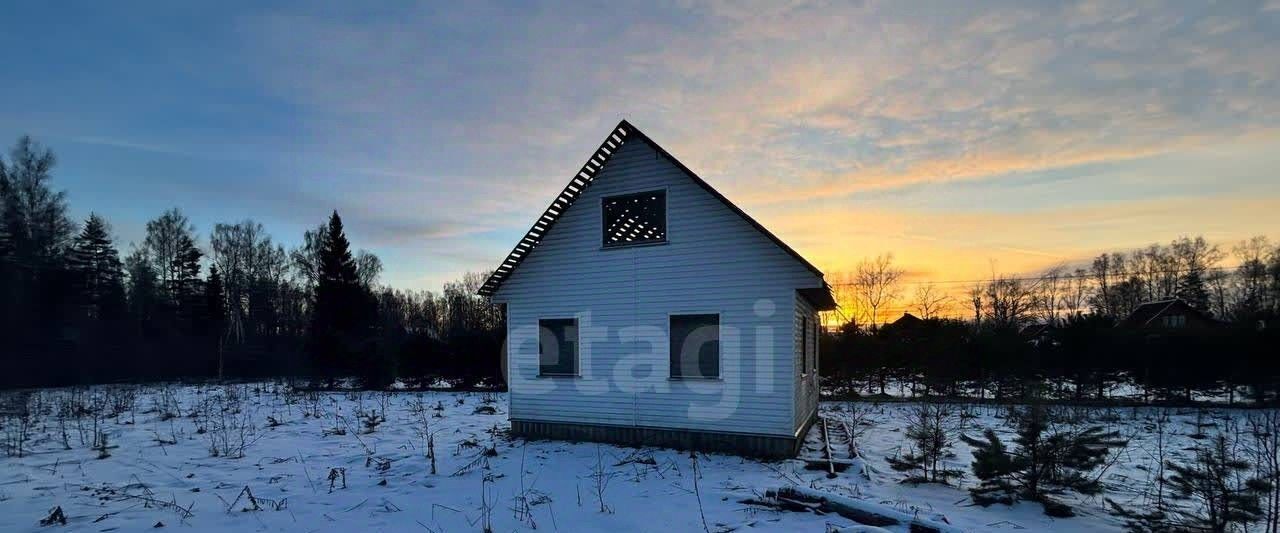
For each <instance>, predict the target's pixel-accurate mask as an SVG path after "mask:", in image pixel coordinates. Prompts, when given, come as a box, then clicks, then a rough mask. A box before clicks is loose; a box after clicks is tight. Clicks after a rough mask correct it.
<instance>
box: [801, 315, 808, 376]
mask: <svg viewBox="0 0 1280 533" xmlns="http://www.w3.org/2000/svg"><path fill="white" fill-rule="evenodd" d="M809 372H810V370H809V315H806V314H804V313H801V314H800V376H801V377H809Z"/></svg>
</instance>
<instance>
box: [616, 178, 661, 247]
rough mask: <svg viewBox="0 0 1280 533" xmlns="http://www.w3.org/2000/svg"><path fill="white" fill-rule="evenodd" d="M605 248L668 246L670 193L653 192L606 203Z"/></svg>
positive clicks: (625, 195)
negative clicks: (640, 245)
mask: <svg viewBox="0 0 1280 533" xmlns="http://www.w3.org/2000/svg"><path fill="white" fill-rule="evenodd" d="M601 211H602V213H603V220H602V225H601V229H602V230H603V231H602V235H601V237H602V244H603V245H604V247H605V248H615V247H619V246H632V245H637V244H654V243H662V242H667V193H666V191H650V192H642V193H636V194H624V195H621V196H609V197H607V198H605V199H604V205H603V206H602V209H601Z"/></svg>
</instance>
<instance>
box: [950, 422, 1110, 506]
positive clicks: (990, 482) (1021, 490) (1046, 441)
mask: <svg viewBox="0 0 1280 533" xmlns="http://www.w3.org/2000/svg"><path fill="white" fill-rule="evenodd" d="M1016 419H1017V428H1016V429H1017V431H1016V433H1017V435H1016V437H1015V438H1014V444H1015V445H1016V447H1015V448H1013V449H1010V448H1009V447H1007V446H1006V445H1005V444H1004V442H1003V441H1002V440H1001V439H1000V437H999V436H998V435H996V433H995V431H992V430H991V429H987V430H986V431H985V432H984V433H983V438H982V439H977V438H973V437H969V436H961V437H960V439H961V440H963V441H964V442H965V443H967V444H969V445H970V446H972V447H973V474H974V477H977V478H978V480H979V481H980V483H979V485H978V486H976V487H974V488H972V489H969V493H970V495H971V496H972V497H973V501H974V502H975V503H977V504H979V505H983V506H986V505H991V504H993V503H1002V504H1006V505H1012V504H1013V503H1015V502H1017V501H1018V500H1028V501H1034V502H1038V503H1040V504H1041V505H1043V506H1044V512H1045V514H1047V515H1049V516H1054V517H1069V516H1074V512H1073V511H1072V509H1071V507H1070V506H1068V505H1067V504H1065V503H1062V502H1061V501H1059V500H1058V499H1056V498H1055V496H1057V495H1060V494H1064V493H1067V492H1077V493H1080V494H1086V495H1094V494H1098V493H1100V492H1101V491H1102V483H1101V482H1100V481H1099V480H1098V479H1097V478H1096V477H1092V476H1090V475H1089V474H1090V473H1092V472H1093V471H1094V470H1095V469H1097V468H1099V467H1101V466H1103V465H1104V464H1105V462H1106V459H1107V455H1108V454H1109V453H1111V451H1112V450H1113V449H1115V448H1120V447H1123V446H1125V444H1126V442H1125V441H1123V440H1120V434H1119V433H1118V432H1114V431H1112V432H1106V431H1104V430H1103V429H1102V427H1100V426H1089V427H1084V428H1081V429H1073V428H1056V427H1053V426H1054V424H1053V423H1052V420H1051V416H1050V413H1049V412H1048V410H1047V409H1046V408H1045V407H1044V406H1043V405H1040V404H1033V405H1031V406H1030V407H1028V408H1027V409H1025V410H1024V411H1023V412H1021V413H1019V414H1018V416H1017V417H1016Z"/></svg>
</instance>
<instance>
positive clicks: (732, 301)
mask: <svg viewBox="0 0 1280 533" xmlns="http://www.w3.org/2000/svg"><path fill="white" fill-rule="evenodd" d="M655 189H665V190H666V191H667V219H668V223H667V234H668V242H667V243H666V244H662V245H654V246H645V247H634V248H625V249H608V250H604V249H602V248H601V237H600V231H601V229H600V224H601V214H600V204H601V199H602V198H603V197H605V196H612V195H616V194H625V193H631V192H641V191H646V190H655ZM820 285H821V280H820V279H819V278H818V277H817V276H815V275H814V274H813V273H811V272H810V271H808V270H807V269H806V268H805V267H804V265H802V264H801V263H799V262H797V261H796V260H795V259H794V258H793V257H791V256H790V255H788V254H787V253H786V252H784V251H783V250H782V249H781V248H779V247H778V246H777V245H776V244H774V243H773V242H772V241H771V240H769V238H768V237H766V236H764V235H762V234H760V232H758V231H757V230H756V229H755V228H753V227H752V226H751V225H750V224H748V223H747V222H746V221H744V220H742V218H741V217H739V216H738V215H737V214H736V213H734V212H733V211H732V210H731V209H730V208H728V207H727V206H725V205H724V204H722V203H721V202H720V201H719V200H717V199H716V198H715V197H714V196H712V195H711V194H710V193H708V192H707V191H705V190H704V189H702V188H701V187H700V186H698V185H697V184H696V183H694V182H693V181H692V180H690V179H689V178H688V177H686V176H685V175H684V174H683V173H682V172H681V171H680V170H679V169H678V168H677V167H675V165H673V164H672V163H671V162H670V161H668V160H667V159H665V158H663V157H661V156H660V155H658V154H657V152H655V151H654V150H653V149H652V148H650V147H649V146H648V145H647V144H645V143H643V142H641V141H632V142H628V143H626V144H624V145H623V147H622V148H621V149H620V150H619V151H618V153H617V154H615V155H614V156H613V157H612V159H611V160H610V161H609V162H608V164H607V165H606V167H605V169H604V170H602V171H601V173H600V174H599V175H598V176H597V177H596V179H595V181H594V183H593V184H592V185H591V186H590V187H589V188H588V189H587V192H586V193H585V194H584V195H583V196H582V197H581V198H579V199H578V200H577V201H576V202H575V203H574V204H573V206H572V207H570V208H569V209H568V210H567V211H566V212H565V213H564V214H563V215H562V216H561V217H560V220H559V221H558V222H557V223H556V224H555V226H554V227H553V228H552V229H551V230H550V231H549V232H548V234H547V235H546V236H545V237H544V239H543V241H542V243H541V244H539V245H538V247H537V248H536V249H535V250H534V251H533V252H532V253H531V254H530V255H529V256H528V257H527V258H526V259H525V261H524V262H523V263H522V264H521V265H520V267H519V268H518V269H517V270H516V271H515V273H514V274H513V275H512V276H511V277H510V278H509V279H508V280H507V281H506V283H505V284H504V285H503V286H502V287H501V289H500V290H499V291H498V293H497V294H496V295H495V297H494V299H495V300H496V301H499V302H504V303H506V304H507V320H508V327H509V331H508V357H509V361H508V364H509V369H510V372H509V373H510V375H509V376H508V382H509V384H510V387H511V418H513V419H522V420H537V421H558V422H577V423H599V424H613V425H635V426H648V427H663V428H680V429H699V430H708V431H726V432H741V433H756V434H771V435H791V434H794V431H795V428H794V416H795V415H794V413H795V406H794V398H795V397H794V394H793V389H794V374H793V372H792V364H793V355H794V353H793V339H792V335H791V332H792V330H793V324H792V321H793V316H794V314H795V311H794V305H795V304H794V302H795V301H796V299H795V291H794V290H795V289H796V288H800V287H817V286H820ZM711 312H716V313H720V327H721V378H722V379H721V380H718V381H690V380H670V379H668V376H669V355H668V342H669V341H668V338H667V330H668V315H669V314H673V313H711ZM574 315H577V316H579V327H580V340H581V341H582V342H581V346H582V348H581V352H582V353H581V358H580V359H581V360H580V363H579V364H580V372H581V376H580V377H577V378H546V377H538V376H537V374H538V346H537V342H538V341H537V336H538V332H537V323H538V319H539V318H540V317H558V316H574Z"/></svg>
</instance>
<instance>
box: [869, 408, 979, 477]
mask: <svg viewBox="0 0 1280 533" xmlns="http://www.w3.org/2000/svg"><path fill="white" fill-rule="evenodd" d="M950 417H951V413H950V411H949V410H948V409H947V408H946V407H943V406H940V405H929V404H921V405H920V406H918V407H916V409H915V410H913V411H912V413H911V421H910V425H909V426H908V427H907V438H908V439H910V440H911V443H912V448H913V449H912V450H910V451H908V452H906V453H903V454H902V455H900V456H897V457H890V458H888V459H887V460H888V461H889V466H890V467H891V468H893V469H894V470H897V471H899V472H907V473H908V475H907V478H906V479H904V480H903V482H905V483H942V484H947V483H949V482H950V480H951V479H952V478H956V477H959V476H961V475H963V474H964V472H962V471H960V470H958V469H953V468H947V467H946V466H945V465H944V464H943V461H944V460H945V459H947V458H950V457H955V454H953V453H951V446H952V444H954V442H955V437H954V436H953V434H952V433H951V428H950V427H949V424H950Z"/></svg>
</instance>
